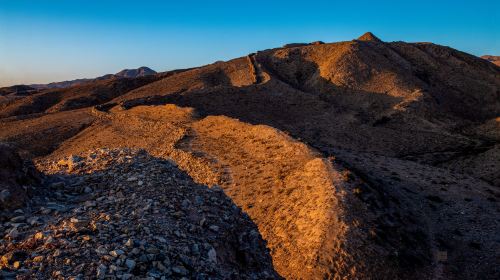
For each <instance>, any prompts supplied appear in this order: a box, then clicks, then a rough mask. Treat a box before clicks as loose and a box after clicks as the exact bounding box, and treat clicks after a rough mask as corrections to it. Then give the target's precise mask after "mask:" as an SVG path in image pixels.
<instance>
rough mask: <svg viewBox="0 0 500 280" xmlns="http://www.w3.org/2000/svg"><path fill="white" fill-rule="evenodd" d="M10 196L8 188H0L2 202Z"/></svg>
mask: <svg viewBox="0 0 500 280" xmlns="http://www.w3.org/2000/svg"><path fill="white" fill-rule="evenodd" d="M10 196H11V195H10V192H9V190H2V191H1V192H0V201H1V202H3V203H4V202H6V201H7V200H8V199H9V198H10Z"/></svg>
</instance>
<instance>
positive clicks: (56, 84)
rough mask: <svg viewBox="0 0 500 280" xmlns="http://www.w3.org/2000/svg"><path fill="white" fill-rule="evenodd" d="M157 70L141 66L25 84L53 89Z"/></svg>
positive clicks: (152, 73)
mask: <svg viewBox="0 0 500 280" xmlns="http://www.w3.org/2000/svg"><path fill="white" fill-rule="evenodd" d="M156 73H157V72H156V71H154V70H152V69H151V68H148V67H146V66H141V67H139V68H136V69H123V70H121V71H119V72H117V73H115V74H105V75H102V76H99V77H97V78H81V79H75V80H68V81H62V82H52V83H48V84H30V85H26V86H29V87H32V88H34V89H48V88H50V89H55V88H67V87H71V86H74V85H81V84H84V83H89V82H93V81H100V80H105V79H111V78H137V77H145V76H149V75H154V74H156Z"/></svg>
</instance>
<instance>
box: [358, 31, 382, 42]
mask: <svg viewBox="0 0 500 280" xmlns="http://www.w3.org/2000/svg"><path fill="white" fill-rule="evenodd" d="M358 40H359V41H372V42H382V40H380V39H379V38H378V37H377V36H375V35H374V34H373V33H371V32H366V33H365V34H363V35H361V36H360V37H359V38H358Z"/></svg>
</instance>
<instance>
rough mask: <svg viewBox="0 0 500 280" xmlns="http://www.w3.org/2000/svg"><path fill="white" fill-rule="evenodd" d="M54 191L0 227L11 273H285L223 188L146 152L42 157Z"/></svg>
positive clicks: (2, 264) (4, 271) (4, 262)
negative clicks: (210, 185) (195, 178)
mask: <svg viewBox="0 0 500 280" xmlns="http://www.w3.org/2000/svg"><path fill="white" fill-rule="evenodd" d="M37 168H38V169H40V170H42V171H43V172H44V173H45V174H46V175H47V177H46V178H45V182H46V183H47V184H48V191H49V193H50V195H44V196H43V197H37V198H35V199H33V200H32V203H31V205H30V206H29V207H26V208H23V209H17V210H15V211H13V212H11V215H10V217H9V219H4V221H2V223H1V224H0V233H3V235H4V238H3V239H2V240H1V241H0V255H2V257H1V261H0V268H1V271H0V273H1V274H0V278H5V279H14V278H17V279H49V278H52V279H95V278H97V279H276V278H279V277H278V275H277V274H276V273H275V272H274V269H273V267H272V262H271V257H270V255H269V252H268V249H267V248H266V244H265V242H264V241H263V240H262V238H261V236H260V234H259V231H258V229H257V227H256V226H255V224H253V222H252V221H251V220H250V218H249V217H248V216H247V215H246V214H244V213H243V212H242V211H241V210H240V209H239V208H238V207H237V206H236V205H234V204H233V202H232V201H231V200H230V199H229V198H227V197H226V196H225V194H224V192H223V191H222V190H221V189H220V188H218V187H213V188H207V187H206V186H203V185H199V184H195V183H194V182H193V181H192V180H191V178H190V177H189V176H188V175H186V174H185V173H184V172H182V171H180V170H179V169H177V167H176V165H175V163H173V162H171V161H168V160H165V159H158V158H154V157H152V156H150V155H148V154H147V153H146V152H144V151H141V150H130V149H114V150H108V149H99V150H95V151H92V152H88V153H86V154H82V155H80V156H74V155H73V156H71V157H68V158H64V159H62V160H59V161H57V162H54V161H41V162H38V163H37Z"/></svg>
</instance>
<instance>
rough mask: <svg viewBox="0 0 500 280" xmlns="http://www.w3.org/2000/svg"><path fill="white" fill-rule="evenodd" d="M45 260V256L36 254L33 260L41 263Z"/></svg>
mask: <svg viewBox="0 0 500 280" xmlns="http://www.w3.org/2000/svg"><path fill="white" fill-rule="evenodd" d="M42 261H43V256H36V257H34V258H33V262H35V263H39V262H42Z"/></svg>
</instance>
